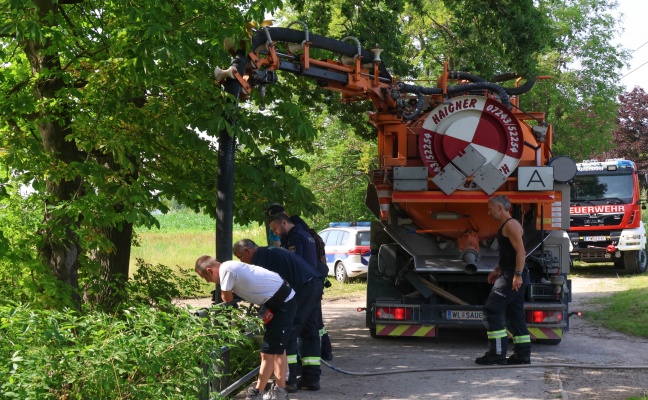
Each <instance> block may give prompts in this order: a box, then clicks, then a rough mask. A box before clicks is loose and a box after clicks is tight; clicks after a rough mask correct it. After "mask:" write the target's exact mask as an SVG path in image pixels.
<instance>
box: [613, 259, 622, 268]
mask: <svg viewBox="0 0 648 400" xmlns="http://www.w3.org/2000/svg"><path fill="white" fill-rule="evenodd" d="M614 269H625V264H624V262H623V258H617V259H615V260H614Z"/></svg>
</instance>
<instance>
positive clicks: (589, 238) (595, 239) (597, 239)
mask: <svg viewBox="0 0 648 400" xmlns="http://www.w3.org/2000/svg"><path fill="white" fill-rule="evenodd" d="M583 239H584V240H585V241H586V242H603V241H605V240H606V239H607V237H605V236H585V237H584V238H583Z"/></svg>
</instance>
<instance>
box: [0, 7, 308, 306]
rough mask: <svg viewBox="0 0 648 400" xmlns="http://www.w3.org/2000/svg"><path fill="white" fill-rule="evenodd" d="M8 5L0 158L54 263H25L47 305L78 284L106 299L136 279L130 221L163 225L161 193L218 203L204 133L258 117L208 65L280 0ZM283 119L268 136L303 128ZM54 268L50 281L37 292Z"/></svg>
mask: <svg viewBox="0 0 648 400" xmlns="http://www.w3.org/2000/svg"><path fill="white" fill-rule="evenodd" d="M0 4H2V9H3V14H2V16H1V17H0V35H1V36H0V38H1V43H0V59H2V60H3V64H2V66H1V67H0V71H1V73H2V77H1V78H2V79H0V93H2V95H1V96H0V98H1V100H0V114H1V115H2V120H1V121H0V147H3V148H6V154H4V156H3V158H2V161H1V162H2V163H3V164H4V165H6V167H7V168H8V169H9V170H10V171H11V177H10V178H9V179H10V180H11V181H12V182H15V183H16V184H31V185H32V186H33V188H34V189H35V192H34V193H32V194H31V197H32V200H31V201H32V202H36V203H40V204H41V207H40V210H43V211H42V216H41V223H40V224H39V226H38V228H37V230H38V232H40V235H38V236H37V235H34V236H31V244H32V245H33V246H34V248H35V249H36V250H37V254H38V258H39V259H40V260H42V264H43V265H44V266H47V268H46V269H42V270H38V268H35V267H34V266H33V265H28V266H23V269H22V270H20V272H21V273H22V274H25V275H30V274H35V275H34V276H35V278H36V280H35V282H37V283H36V284H35V285H34V288H33V293H36V292H41V293H45V292H46V293H47V296H45V300H44V301H45V302H46V303H48V304H49V305H51V306H65V305H73V306H75V307H78V306H79V304H80V301H81V298H80V294H81V290H80V288H79V286H82V287H83V289H85V291H86V293H87V295H88V296H90V297H92V298H96V299H98V300H99V301H102V302H105V303H106V305H107V306H108V307H110V306H112V305H114V304H115V302H117V301H119V297H118V293H119V292H117V291H115V290H113V289H114V288H115V287H119V286H120V285H121V283H123V282H124V281H125V279H127V276H128V272H129V271H128V258H129V252H130V245H131V242H132V228H133V226H136V225H152V224H155V223H156V222H155V219H154V218H153V217H152V215H151V214H150V210H152V209H156V208H157V209H161V210H163V211H164V210H166V208H165V205H164V203H163V202H161V201H160V200H161V199H162V198H165V197H167V198H171V197H175V198H176V199H178V201H180V202H181V203H183V204H187V205H188V206H190V207H191V208H193V209H195V210H200V209H204V210H206V211H207V212H210V213H212V214H213V213H214V203H215V194H214V176H215V173H214V172H215V169H216V168H215V165H216V160H215V155H214V148H213V146H212V145H211V143H210V142H209V141H207V140H205V139H202V138H200V137H199V136H198V134H197V133H196V132H197V131H201V132H205V133H206V134H207V135H215V134H216V133H217V132H219V131H220V130H221V129H223V128H226V129H228V130H229V131H230V133H231V134H232V135H236V136H240V137H242V138H244V137H245V136H246V135H247V134H248V133H249V134H255V133H256V132H255V131H253V130H252V129H250V126H254V125H252V124H255V123H259V122H261V121H258V120H254V118H253V117H247V116H245V115H244V113H243V112H241V111H238V110H236V109H235V108H234V107H233V106H232V104H231V103H229V102H227V96H226V95H225V94H224V93H223V92H222V91H221V90H220V89H219V88H218V87H217V86H216V85H214V82H213V72H212V71H213V68H214V66H216V65H219V66H222V65H227V64H228V63H229V60H230V55H229V54H228V53H227V51H225V49H224V48H223V47H222V43H223V39H224V38H226V37H233V38H234V39H235V40H238V39H242V38H244V37H245V31H244V27H245V22H246V21H247V20H250V19H257V20H260V19H262V16H263V13H264V11H265V10H266V9H267V8H271V7H275V6H277V5H278V4H279V2H277V1H274V0H259V1H255V2H247V1H244V2H241V3H240V4H239V3H238V2H224V1H223V2H215V1H211V0H210V1H207V0H190V1H185V2H180V3H178V2H156V1H150V2H143V3H141V4H138V6H137V7H133V5H132V3H131V2H129V1H122V0H117V1H113V2H108V3H106V2H99V1H83V2H82V1H80V0H61V1H55V0H34V1H28V2H23V1H15V0H2V1H0ZM241 9H245V10H247V11H246V12H245V13H241V11H240V10H241ZM228 115H230V116H232V118H225V117H226V116H228ZM236 115H239V116H240V118H238V122H239V125H238V126H230V125H228V123H227V120H237V118H236ZM276 121H277V120H276V119H275V120H273V119H264V120H263V123H264V124H265V125H266V131H267V132H270V131H273V132H278V133H276V134H274V136H270V141H269V143H268V144H269V145H271V146H272V142H273V141H279V140H283V138H284V137H290V135H292V134H293V133H294V132H296V131H297V130H299V129H301V127H299V126H295V125H290V124H285V123H284V124H283V125H284V126H282V130H279V129H277V128H278V125H277V124H274V122H276ZM246 124H250V125H246ZM302 131H303V129H302ZM243 140H244V139H243ZM291 160H292V159H291V157H289V156H286V159H285V160H283V161H284V162H285V163H286V164H287V165H290V163H291ZM298 167H299V166H298ZM281 188H283V186H282V185H280V189H281ZM36 209H38V208H36ZM258 212H259V214H260V213H261V212H262V209H261V208H259V211H258ZM79 274H81V275H79ZM48 277H54V278H55V279H56V280H57V281H59V282H60V283H61V285H59V287H58V289H57V290H56V291H53V292H52V291H50V290H47V291H45V290H44V289H43V287H42V282H44V281H45V280H46V281H48V282H49V279H48ZM79 279H81V282H79ZM95 287H97V288H98V290H94V288H95ZM115 296H117V297H115Z"/></svg>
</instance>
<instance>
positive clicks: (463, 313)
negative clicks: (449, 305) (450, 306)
mask: <svg viewBox="0 0 648 400" xmlns="http://www.w3.org/2000/svg"><path fill="white" fill-rule="evenodd" d="M483 317H484V312H483V311H467V310H448V314H447V319H455V320H464V321H476V320H482V319H483Z"/></svg>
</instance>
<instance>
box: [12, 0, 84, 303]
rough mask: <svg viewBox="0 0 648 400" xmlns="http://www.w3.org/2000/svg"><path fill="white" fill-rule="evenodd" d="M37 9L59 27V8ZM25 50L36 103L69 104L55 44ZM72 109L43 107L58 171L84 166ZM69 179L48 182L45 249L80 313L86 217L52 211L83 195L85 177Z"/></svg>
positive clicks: (46, 143)
mask: <svg viewBox="0 0 648 400" xmlns="http://www.w3.org/2000/svg"><path fill="white" fill-rule="evenodd" d="M36 4H37V6H38V12H39V16H40V18H41V22H42V23H43V25H46V24H48V23H53V22H51V21H54V18H50V17H48V14H49V13H57V12H58V9H57V7H56V4H54V3H53V2H52V1H49V0H38V1H36ZM48 21H50V22H48ZM21 45H22V47H23V50H24V51H25V55H26V56H27V59H28V60H29V63H30V66H31V68H32V72H33V74H34V76H39V78H38V80H37V81H36V84H35V86H34V96H35V98H36V99H37V100H41V99H49V98H56V97H59V100H61V101H62V102H63V104H65V103H67V99H66V98H60V94H59V91H60V90H61V89H63V88H64V86H65V83H64V81H63V79H62V78H61V76H60V74H58V75H57V72H60V70H61V62H60V59H59V56H58V54H56V53H55V54H49V53H47V52H45V51H44V50H45V49H47V48H48V47H49V45H50V41H49V39H48V40H47V41H46V42H45V43H44V44H43V43H41V42H39V41H36V40H24V41H23V42H22V43H21ZM45 71H48V72H45ZM41 73H44V74H41ZM43 104H46V102H43ZM72 106H73V105H72V104H67V105H64V106H62V107H57V108H56V109H47V108H46V107H47V106H46V105H43V106H41V107H42V108H41V109H39V110H38V111H37V114H36V115H35V118H36V121H37V122H36V123H37V127H38V131H39V133H40V136H41V139H42V142H43V148H44V149H45V151H46V152H47V153H49V154H50V155H51V157H52V159H53V160H52V164H53V168H66V167H67V166H68V165H69V164H70V163H71V162H73V161H77V162H79V161H82V157H81V152H80V151H79V149H78V148H77V147H76V145H75V143H74V141H69V140H66V137H67V136H68V135H69V134H70V133H71V129H70V126H71V118H70V116H69V113H68V110H69V108H68V107H72ZM55 110H56V111H55ZM52 175H55V174H52ZM67 176H68V178H66V179H63V178H59V179H56V178H48V179H47V181H46V188H47V194H48V195H49V200H48V204H47V208H46V210H45V216H44V222H45V229H44V230H43V231H42V232H41V233H42V234H43V236H44V237H43V242H42V244H41V248H40V249H39V250H40V254H41V255H42V257H43V258H44V262H45V263H46V264H48V265H49V267H50V270H51V273H52V275H54V276H55V277H56V278H57V279H58V280H59V281H61V282H62V283H64V284H65V285H67V286H69V288H70V289H72V302H73V305H74V306H76V307H77V308H79V307H80V300H81V298H80V296H79V293H78V288H79V279H78V276H79V273H78V272H79V254H80V253H81V246H80V244H79V238H78V237H77V234H76V228H77V226H78V224H79V222H80V221H79V220H80V218H79V217H78V216H76V215H74V213H61V212H58V213H56V214H55V213H54V212H53V211H52V206H60V205H62V204H66V203H68V202H70V201H71V200H73V199H74V198H76V197H78V196H80V195H82V185H81V177H80V176H78V175H77V176H72V177H69V176H70V175H69V174H67Z"/></svg>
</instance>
